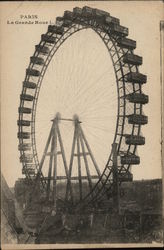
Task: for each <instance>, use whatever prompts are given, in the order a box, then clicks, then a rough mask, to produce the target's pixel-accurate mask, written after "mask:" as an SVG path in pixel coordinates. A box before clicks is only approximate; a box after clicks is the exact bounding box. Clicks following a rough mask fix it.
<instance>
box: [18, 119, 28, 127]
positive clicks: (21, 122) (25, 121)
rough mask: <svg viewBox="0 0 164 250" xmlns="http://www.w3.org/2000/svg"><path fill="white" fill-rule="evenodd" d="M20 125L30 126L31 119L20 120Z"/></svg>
mask: <svg viewBox="0 0 164 250" xmlns="http://www.w3.org/2000/svg"><path fill="white" fill-rule="evenodd" d="M17 125H18V126H27V127H29V126H30V125H31V121H28V120H18V121H17Z"/></svg>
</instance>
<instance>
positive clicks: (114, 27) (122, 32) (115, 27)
mask: <svg viewBox="0 0 164 250" xmlns="http://www.w3.org/2000/svg"><path fill="white" fill-rule="evenodd" d="M110 27H111V33H112V34H115V35H118V36H122V37H125V36H128V34H129V29H128V28H127V27H124V26H121V25H119V24H116V23H111V25H110Z"/></svg>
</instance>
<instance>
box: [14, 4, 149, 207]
mask: <svg viewBox="0 0 164 250" xmlns="http://www.w3.org/2000/svg"><path fill="white" fill-rule="evenodd" d="M83 29H92V30H93V31H95V32H96V33H97V35H98V36H99V37H100V38H101V39H102V41H103V43H104V44H105V46H106V48H107V50H108V52H109V55H110V57H111V60H112V63H113V67H114V72H115V77H116V87H117V94H118V95H117V100H118V109H117V110H118V111H117V123H116V130H115V134H114V135H113V143H117V145H118V147H117V156H118V158H119V161H118V175H119V176H120V178H119V183H121V182H122V181H123V179H125V178H126V177H127V174H128V173H129V169H130V166H131V165H133V164H139V163H140V158H139V156H137V155H136V148H137V146H138V145H144V144H145V138H144V137H143V136H142V134H141V126H142V125H144V124H147V122H148V118H147V116H145V115H144V113H143V105H144V104H146V103H148V96H147V95H145V94H144V93H143V92H142V85H143V84H144V83H146V81H147V77H146V75H143V74H141V73H139V66H140V65H141V64H142V57H141V56H138V55H136V54H135V53H134V50H135V48H136V41H134V40H132V39H129V38H127V36H128V28H126V27H123V26H121V25H120V20H119V19H118V18H115V17H112V16H111V15H110V14H109V13H108V12H106V11H102V10H98V9H93V8H90V7H87V6H85V7H83V8H82V9H81V8H78V7H75V8H74V9H73V11H72V12H71V11H65V12H64V16H63V17H57V18H56V25H49V27H48V31H47V33H46V34H43V35H42V36H41V42H40V43H39V44H38V45H36V50H35V52H34V55H33V56H32V57H31V59H30V64H29V66H28V68H27V70H26V77H25V80H24V82H23V88H22V93H21V96H20V106H19V119H18V138H19V150H20V160H21V162H22V164H23V174H25V175H26V177H27V178H28V179H29V180H34V179H35V178H36V176H37V173H38V171H39V169H40V166H41V163H39V159H38V154H37V149H36V138H35V133H36V131H35V117H36V107H37V102H38V97H39V92H40V88H41V85H42V80H43V78H44V75H45V72H46V70H47V68H48V65H49V64H50V62H51V59H52V57H53V56H54V55H55V53H56V51H57V50H58V49H59V48H60V47H61V49H62V44H63V43H64V41H65V40H66V39H68V38H69V37H70V36H72V35H73V34H75V33H76V32H78V31H80V30H83ZM27 104H28V105H27ZM127 128H128V129H127ZM84 138H85V137H83V139H84ZM84 141H85V140H84ZM39 174H40V175H42V172H41V171H39ZM68 175H70V173H68ZM41 180H42V185H43V187H46V186H47V180H46V179H45V178H43V175H42V178H41ZM112 186H113V153H112V152H110V153H109V158H108V161H107V163H106V165H105V166H104V171H103V172H102V174H101V176H100V177H99V179H98V181H97V183H96V185H94V187H93V188H92V191H91V192H89V194H88V195H87V196H86V197H84V198H83V199H82V200H81V201H80V204H81V205H84V206H85V205H86V204H88V203H90V204H94V203H96V202H98V201H99V200H101V199H103V196H104V195H106V194H107V195H108V196H109V197H110V195H112V192H113V189H112Z"/></svg>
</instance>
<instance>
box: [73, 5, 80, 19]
mask: <svg viewBox="0 0 164 250" xmlns="http://www.w3.org/2000/svg"><path fill="white" fill-rule="evenodd" d="M81 15H82V9H81V8H79V7H75V8H73V17H74V18H81Z"/></svg>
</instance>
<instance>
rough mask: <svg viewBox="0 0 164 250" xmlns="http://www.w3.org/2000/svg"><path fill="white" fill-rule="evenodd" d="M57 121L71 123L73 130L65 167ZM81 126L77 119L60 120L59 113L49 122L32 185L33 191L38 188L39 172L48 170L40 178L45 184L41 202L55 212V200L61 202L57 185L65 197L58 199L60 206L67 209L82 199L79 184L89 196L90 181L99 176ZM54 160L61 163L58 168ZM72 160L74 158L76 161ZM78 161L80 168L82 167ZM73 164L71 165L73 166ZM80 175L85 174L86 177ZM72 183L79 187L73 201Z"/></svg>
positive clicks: (81, 189) (91, 185)
mask: <svg viewBox="0 0 164 250" xmlns="http://www.w3.org/2000/svg"><path fill="white" fill-rule="evenodd" d="M61 121H71V122H73V126H74V135H73V141H72V150H71V156H70V163H69V166H68V165H67V160H66V156H65V150H64V144H63V140H62V135H61V132H60V125H59V122H61ZM81 123H82V122H81V121H80V120H79V118H78V116H77V115H74V117H73V119H70V118H69V119H67V118H62V117H61V116H60V114H59V113H57V114H56V116H55V118H54V119H53V120H52V126H51V129H50V133H49V136H48V139H47V143H46V145H45V149H44V152H43V156H42V159H41V161H40V165H39V170H38V173H37V176H36V181H35V183H34V190H35V189H36V188H37V187H38V182H39V181H40V180H41V179H42V178H43V177H42V172H43V170H44V168H48V175H47V176H44V180H46V181H47V183H46V188H45V190H44V192H45V193H46V198H45V199H46V201H47V202H51V205H52V206H53V208H54V209H55V210H56V208H57V200H58V199H59V198H60V199H61V197H60V196H59V194H58V191H57V182H58V181H61V180H64V181H65V185H64V186H65V197H62V199H63V202H64V204H67V205H68V204H70V205H71V206H74V205H76V203H78V202H79V201H82V199H83V181H85V184H86V182H87V187H88V189H89V192H92V189H93V185H94V184H93V181H94V180H95V179H96V180H98V179H99V178H100V176H101V173H100V170H99V167H98V165H97V163H96V160H95V158H94V156H93V153H92V151H91V148H90V146H89V143H88V141H87V139H86V137H85V135H84V132H83V129H82V127H81ZM47 157H48V162H49V163H48V164H47V163H45V159H46V158H47ZM58 157H61V158H62V163H61V162H60V164H59V163H58ZM74 158H76V160H75V159H74ZM88 158H90V159H91V161H90V162H88ZM82 160H83V162H84V164H82ZM74 161H75V164H73V163H74ZM61 165H63V170H64V172H63V175H62V176H61V175H59V174H58V170H59V169H61V167H62V166H61ZM91 165H92V168H94V169H95V171H94V172H95V175H91V173H90V169H91ZM84 168H85V171H84ZM74 170H75V171H74ZM74 172H77V174H76V175H74ZM84 173H86V175H85V174H84ZM73 181H76V182H78V183H79V192H78V193H79V197H77V195H75V194H74V192H73V188H72V182H73ZM76 193H77V191H76ZM75 196H76V197H75Z"/></svg>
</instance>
